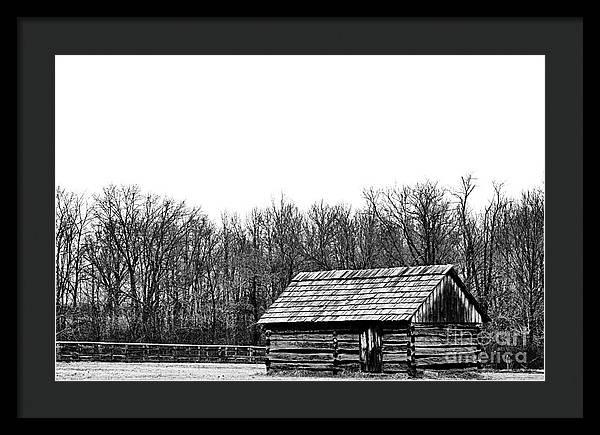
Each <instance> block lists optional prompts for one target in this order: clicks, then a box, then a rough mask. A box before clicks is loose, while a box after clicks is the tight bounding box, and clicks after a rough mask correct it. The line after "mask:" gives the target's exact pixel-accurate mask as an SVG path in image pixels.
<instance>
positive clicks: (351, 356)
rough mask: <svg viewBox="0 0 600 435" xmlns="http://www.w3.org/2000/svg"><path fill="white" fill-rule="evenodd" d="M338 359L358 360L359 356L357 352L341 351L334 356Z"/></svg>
mask: <svg viewBox="0 0 600 435" xmlns="http://www.w3.org/2000/svg"><path fill="white" fill-rule="evenodd" d="M336 360H338V361H360V357H359V355H358V354H347V353H342V354H339V355H338V356H337V357H336Z"/></svg>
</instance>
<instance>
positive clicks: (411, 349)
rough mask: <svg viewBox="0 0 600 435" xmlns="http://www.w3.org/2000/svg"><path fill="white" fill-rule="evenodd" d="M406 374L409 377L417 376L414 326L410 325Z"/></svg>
mask: <svg viewBox="0 0 600 435" xmlns="http://www.w3.org/2000/svg"><path fill="white" fill-rule="evenodd" d="M407 356H408V373H409V375H411V376H414V375H416V374H417V365H416V362H415V326H414V325H412V324H411V325H410V326H409V327H408V350H407Z"/></svg>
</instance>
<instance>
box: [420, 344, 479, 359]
mask: <svg viewBox="0 0 600 435" xmlns="http://www.w3.org/2000/svg"><path fill="white" fill-rule="evenodd" d="M473 353H479V349H478V348H477V347H476V346H453V347H447V346H444V347H416V348H415V356H416V357H420V356H421V355H423V356H426V355H434V356H435V355H455V354H465V355H468V354H473Z"/></svg>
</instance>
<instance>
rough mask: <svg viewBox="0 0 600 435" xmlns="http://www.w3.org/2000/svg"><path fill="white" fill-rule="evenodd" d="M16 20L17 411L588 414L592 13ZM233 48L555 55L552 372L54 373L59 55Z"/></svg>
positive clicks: (549, 73)
mask: <svg viewBox="0 0 600 435" xmlns="http://www.w3.org/2000/svg"><path fill="white" fill-rule="evenodd" d="M17 32H18V48H17V62H18V72H17V77H18V87H17V116H18V123H17V135H18V137H17V139H18V148H17V171H18V174H17V223H18V229H17V231H18V234H17V241H18V243H17V245H18V246H17V258H18V265H17V279H18V291H17V306H18V308H17V313H18V323H17V325H18V340H17V355H18V361H17V367H18V374H17V414H18V416H21V417H212V418H222V417H251V418H256V417H317V418H320V417H412V418H421V417H454V418H455V417H579V416H582V413H583V398H582V397H583V395H582V385H583V339H582V331H583V282H582V278H583V172H582V169H583V157H582V156H583V136H582V131H583V107H582V101H583V100H582V98H583V84H582V78H583V70H582V65H583V59H582V56H583V51H582V50H583V49H582V42H583V20H582V19H581V18H563V19H558V18H548V19H516V18H506V19H489V18H488V19H473V18H471V19H458V18H457V19H426V18H419V19H416V18H412V19H411V18H402V19H401V18H398V19H390V18H388V19H377V18H366V19H358V18H347V19H341V18H340V19H334V18H327V19H325V18H323V19H316V18H304V19H301V18H294V19H292V18H279V19H277V18H256V19H233V18H232V19H227V18H218V19H216V18H203V19H175V18H165V19H158V18H148V19H133V18H128V19H125V18H121V19H118V18H105V19H100V18H94V19H92V18H85V19H83V18H77V19H76V18H69V19H61V18H45V19H40V18H19V19H18V20H17ZM220 53H223V54H298V55H303V54H338V55H348V54H390V55H391V54H468V55H479V54H495V55H503V54H543V55H545V56H546V181H545V188H546V329H545V330H546V339H545V345H546V359H545V367H546V380H545V381H544V382H487V381H480V382H364V381H363V382H319V381H315V382H308V383H303V382H302V383H300V382H298V383H297V382H277V381H269V382H224V381H218V382H55V381H54V308H53V307H54V290H53V289H54V265H53V261H52V258H53V252H54V241H53V234H54V113H53V110H54V56H55V55H57V54H220ZM497 151H498V152H500V150H497ZM424 403H427V404H428V406H423V404H424ZM466 404H468V406H465V405H466Z"/></svg>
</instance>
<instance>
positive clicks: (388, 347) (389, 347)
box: [381, 343, 411, 352]
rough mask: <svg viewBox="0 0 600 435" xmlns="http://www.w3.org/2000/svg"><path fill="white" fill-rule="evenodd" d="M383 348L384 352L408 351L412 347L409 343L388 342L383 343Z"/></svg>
mask: <svg viewBox="0 0 600 435" xmlns="http://www.w3.org/2000/svg"><path fill="white" fill-rule="evenodd" d="M381 347H382V350H383V352H406V351H407V350H408V348H409V347H411V346H410V345H409V344H408V343H404V344H388V343H383V346H381Z"/></svg>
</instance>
